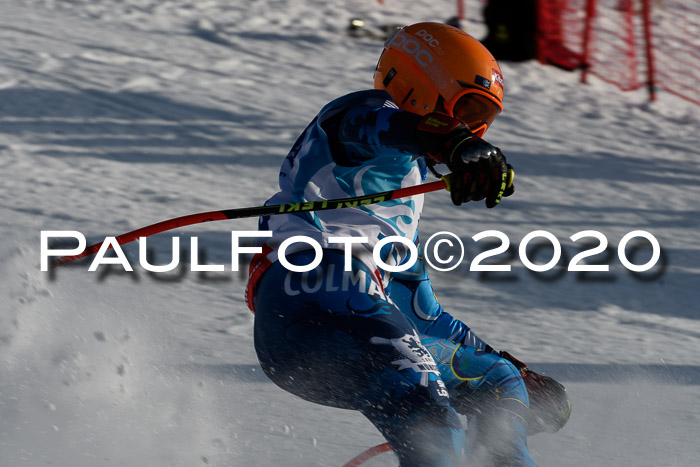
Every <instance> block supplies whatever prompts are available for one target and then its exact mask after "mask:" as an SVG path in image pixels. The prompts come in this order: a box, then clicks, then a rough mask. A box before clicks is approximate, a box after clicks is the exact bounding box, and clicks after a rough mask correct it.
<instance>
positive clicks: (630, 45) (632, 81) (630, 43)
mask: <svg viewBox="0 0 700 467" xmlns="http://www.w3.org/2000/svg"><path fill="white" fill-rule="evenodd" d="M625 7H626V8H625V11H624V14H625V27H626V28H627V60H628V62H629V63H628V71H629V74H630V76H629V89H638V88H639V80H638V77H637V50H636V46H635V45H636V41H635V37H634V2H633V1H631V0H630V1H628V2H627V4H626V5H625Z"/></svg>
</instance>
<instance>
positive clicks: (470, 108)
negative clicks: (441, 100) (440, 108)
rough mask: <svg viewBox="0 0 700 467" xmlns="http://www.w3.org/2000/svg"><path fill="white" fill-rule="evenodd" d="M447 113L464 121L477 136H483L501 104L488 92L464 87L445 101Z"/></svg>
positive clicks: (501, 107) (499, 110) (498, 111)
mask: <svg viewBox="0 0 700 467" xmlns="http://www.w3.org/2000/svg"><path fill="white" fill-rule="evenodd" d="M445 110H446V111H447V114H448V115H450V116H451V117H454V118H456V119H458V120H461V121H462V122H464V123H465V124H466V125H467V126H468V127H469V129H470V130H471V131H472V133H474V134H475V135H477V136H478V137H479V138H482V137H483V136H484V133H485V132H486V129H487V128H488V127H489V126H491V124H492V123H493V121H494V120H495V119H496V117H497V116H498V114H500V113H501V112H502V111H503V105H501V103H500V102H498V101H497V100H496V99H494V98H493V97H492V96H491V95H490V94H489V93H487V92H485V91H482V90H480V89H475V88H464V90H463V91H461V92H460V93H458V94H457V95H456V96H455V97H453V98H452V99H451V100H450V101H449V102H446V103H445Z"/></svg>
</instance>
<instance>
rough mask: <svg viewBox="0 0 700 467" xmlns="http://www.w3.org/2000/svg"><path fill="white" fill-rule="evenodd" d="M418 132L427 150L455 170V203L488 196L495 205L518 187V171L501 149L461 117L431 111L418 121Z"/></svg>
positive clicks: (488, 202)
mask: <svg viewBox="0 0 700 467" xmlns="http://www.w3.org/2000/svg"><path fill="white" fill-rule="evenodd" d="M417 134H418V141H419V142H420V144H421V146H422V147H423V149H424V150H425V152H426V154H428V156H430V157H431V158H432V159H434V160H436V161H437V162H441V163H444V164H447V167H448V168H449V169H450V171H451V172H452V175H451V177H450V181H449V186H448V190H449V191H450V196H451V198H452V202H453V203H454V204H455V205H457V206H459V205H460V204H462V203H466V202H467V201H480V200H482V199H484V198H486V207H488V208H493V207H495V206H497V205H498V203H500V202H501V198H502V197H503V196H510V195H512V194H513V192H514V191H515V188H514V186H513V178H514V176H515V172H514V171H513V167H511V166H510V165H508V163H507V162H506V158H505V156H504V155H503V153H501V150H500V149H498V148H497V147H495V146H492V145H490V144H489V143H487V142H486V141H484V140H483V139H481V138H479V137H478V136H476V135H474V134H473V133H472V132H471V131H469V127H467V125H465V124H464V123H462V122H461V121H460V120H457V119H456V118H452V117H449V116H447V115H444V114H439V113H430V114H428V115H426V116H425V117H423V119H422V120H421V121H420V123H419V124H418V128H417Z"/></svg>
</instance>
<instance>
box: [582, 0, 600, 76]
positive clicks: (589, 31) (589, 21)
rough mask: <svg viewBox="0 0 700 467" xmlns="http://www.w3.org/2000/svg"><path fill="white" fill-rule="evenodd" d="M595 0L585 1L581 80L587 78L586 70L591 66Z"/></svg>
mask: <svg viewBox="0 0 700 467" xmlns="http://www.w3.org/2000/svg"><path fill="white" fill-rule="evenodd" d="M596 8H597V3H596V0H587V1H586V20H585V24H584V26H583V57H582V59H583V64H582V66H581V68H582V71H581V82H582V83H586V82H587V80H588V70H589V68H590V67H591V41H592V40H593V21H595V14H596Z"/></svg>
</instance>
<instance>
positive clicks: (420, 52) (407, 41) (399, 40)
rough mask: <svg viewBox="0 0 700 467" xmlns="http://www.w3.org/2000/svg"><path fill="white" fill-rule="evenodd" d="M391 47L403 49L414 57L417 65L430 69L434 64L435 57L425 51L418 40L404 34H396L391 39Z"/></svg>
mask: <svg viewBox="0 0 700 467" xmlns="http://www.w3.org/2000/svg"><path fill="white" fill-rule="evenodd" d="M423 32H425V31H423ZM428 36H430V34H428ZM431 37H432V36H431ZM433 40H435V39H433ZM436 42H437V41H436ZM389 46H390V47H396V48H401V49H403V51H404V52H406V53H407V54H409V55H413V56H414V57H415V61H416V63H418V65H420V66H422V67H428V66H429V65H430V64H431V63H433V55H432V54H431V53H430V52H429V51H428V50H426V49H424V48H423V47H422V45H421V44H420V43H419V42H418V41H417V40H415V39H412V38H410V37H409V36H407V35H406V34H404V33H403V32H399V33H398V34H395V35H394V37H393V38H392V39H391V42H390V43H389Z"/></svg>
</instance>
